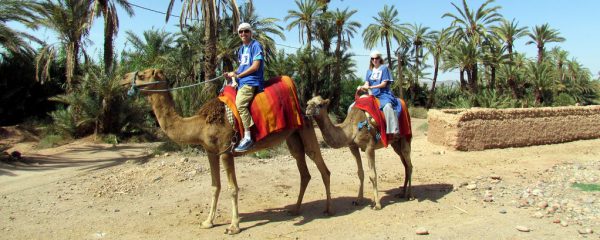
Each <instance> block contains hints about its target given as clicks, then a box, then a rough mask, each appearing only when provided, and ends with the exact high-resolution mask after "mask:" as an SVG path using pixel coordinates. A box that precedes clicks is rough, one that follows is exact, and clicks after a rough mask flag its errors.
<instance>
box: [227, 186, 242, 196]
mask: <svg viewBox="0 0 600 240" xmlns="http://www.w3.org/2000/svg"><path fill="white" fill-rule="evenodd" d="M228 190H229V196H231V197H232V198H237V196H238V192H239V191H240V189H239V188H238V187H229V189H228Z"/></svg>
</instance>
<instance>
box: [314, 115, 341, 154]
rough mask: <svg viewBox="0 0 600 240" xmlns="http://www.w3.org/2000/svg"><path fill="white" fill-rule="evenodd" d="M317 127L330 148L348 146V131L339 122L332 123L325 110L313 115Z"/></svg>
mask: <svg viewBox="0 0 600 240" xmlns="http://www.w3.org/2000/svg"><path fill="white" fill-rule="evenodd" d="M315 121H316V122H317V125H319V129H321V133H322V134H323V140H325V142H326V143H327V145H329V146H330V147H332V148H341V147H345V146H348V144H347V143H348V142H349V140H348V139H350V133H349V132H346V131H344V128H343V127H342V125H341V124H333V123H332V122H331V119H329V117H328V114H327V112H324V113H321V114H319V115H318V116H316V117H315Z"/></svg>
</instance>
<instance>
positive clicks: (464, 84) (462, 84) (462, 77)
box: [459, 68, 468, 91]
mask: <svg viewBox="0 0 600 240" xmlns="http://www.w3.org/2000/svg"><path fill="white" fill-rule="evenodd" d="M466 71H467V69H466V68H461V69H460V72H459V75H460V76H459V79H460V89H461V90H462V91H465V90H467V82H466V81H465V72H466ZM467 74H468V73H467Z"/></svg>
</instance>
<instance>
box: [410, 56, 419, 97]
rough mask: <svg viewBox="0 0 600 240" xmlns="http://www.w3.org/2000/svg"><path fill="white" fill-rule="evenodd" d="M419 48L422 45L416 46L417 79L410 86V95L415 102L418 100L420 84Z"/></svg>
mask: <svg viewBox="0 0 600 240" xmlns="http://www.w3.org/2000/svg"><path fill="white" fill-rule="evenodd" d="M419 48H420V45H418V44H415V79H414V81H411V84H410V95H411V98H412V100H413V102H414V100H415V99H416V98H417V96H416V94H417V84H419V64H420V62H419Z"/></svg>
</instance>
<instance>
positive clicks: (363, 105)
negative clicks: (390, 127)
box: [354, 95, 412, 147]
mask: <svg viewBox="0 0 600 240" xmlns="http://www.w3.org/2000/svg"><path fill="white" fill-rule="evenodd" d="M400 103H401V104H402V112H400V117H398V123H399V125H400V136H402V137H406V138H408V139H410V138H412V129H411V125H410V115H409V114H408V111H407V110H408V108H406V103H405V102H404V100H402V99H400ZM354 107H356V108H358V109H361V110H363V111H367V112H368V113H369V114H370V115H371V117H373V119H374V120H375V122H376V123H377V125H379V133H380V134H381V143H383V146H385V147H387V145H388V139H387V137H388V136H387V134H385V126H386V125H385V117H384V115H383V111H381V110H379V100H378V99H377V98H376V97H374V96H372V95H369V96H367V97H362V98H359V97H358V95H357V96H356V98H355V103H354Z"/></svg>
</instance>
